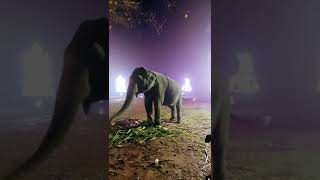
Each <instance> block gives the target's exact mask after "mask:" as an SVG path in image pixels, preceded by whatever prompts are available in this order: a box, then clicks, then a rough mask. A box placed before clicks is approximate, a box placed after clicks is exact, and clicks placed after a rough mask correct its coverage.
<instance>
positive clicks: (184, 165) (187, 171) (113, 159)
mask: <svg viewBox="0 0 320 180" xmlns="http://www.w3.org/2000/svg"><path fill="white" fill-rule="evenodd" d="M120 105H121V104H119V103H114V104H111V105H110V111H111V112H114V111H116V110H118V109H119V107H120ZM161 113H162V119H163V123H162V125H163V126H165V127H168V128H171V127H174V126H177V127H182V128H185V129H187V133H183V134H181V135H178V136H177V137H161V138H157V139H155V140H152V141H149V142H148V143H146V144H145V145H138V144H133V143H126V144H124V145H121V146H110V147H109V150H110V154H109V162H110V168H109V175H110V179H113V180H117V179H119V180H120V179H121V180H124V179H146V180H148V179H174V180H177V179H204V176H205V175H206V174H208V173H209V172H210V169H211V162H210V159H211V154H210V151H211V150H210V149H211V145H210V144H206V143H204V138H205V136H206V135H207V134H208V132H210V124H211V123H210V103H196V104H193V103H190V102H189V103H188V102H184V104H183V109H182V123H181V124H176V123H172V122H168V119H169V118H170V109H169V108H167V107H162V109H161ZM121 118H138V119H144V120H145V119H146V115H145V111H144V106H143V103H142V101H141V100H140V101H139V100H138V101H135V102H134V103H133V104H132V105H131V106H130V108H129V110H128V111H127V112H126V113H125V114H124V115H122V116H121ZM205 151H207V152H208V161H207V162H205V160H206V156H205ZM155 159H158V160H159V161H161V165H162V168H159V167H157V166H155V165H154V163H153V162H154V161H155Z"/></svg>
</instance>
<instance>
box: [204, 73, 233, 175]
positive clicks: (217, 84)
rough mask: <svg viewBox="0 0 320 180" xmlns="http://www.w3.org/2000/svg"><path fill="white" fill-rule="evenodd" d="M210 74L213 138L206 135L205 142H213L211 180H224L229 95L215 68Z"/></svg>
mask: <svg viewBox="0 0 320 180" xmlns="http://www.w3.org/2000/svg"><path fill="white" fill-rule="evenodd" d="M212 74H213V79H212V85H213V88H212V89H213V92H212V97H213V112H212V115H213V128H212V129H211V134H213V136H211V135H208V136H207V137H206V140H205V141H206V142H211V141H212V142H213V153H212V154H213V162H214V166H213V170H214V172H213V179H215V180H224V179H225V174H226V169H225V168H226V167H225V166H226V165H225V162H226V147H227V142H228V134H229V126H230V118H231V105H230V95H229V92H228V89H227V83H226V82H227V81H226V80H222V79H219V78H218V77H217V72H216V69H215V68H213V72H212ZM211 138H213V139H211ZM210 139H211V140H210Z"/></svg>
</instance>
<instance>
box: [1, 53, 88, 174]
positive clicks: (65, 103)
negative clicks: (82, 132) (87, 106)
mask: <svg viewBox="0 0 320 180" xmlns="http://www.w3.org/2000/svg"><path fill="white" fill-rule="evenodd" d="M86 76H87V73H86V71H85V68H84V66H83V65H82V64H81V63H79V62H77V61H76V60H75V59H74V58H73V57H71V56H70V55H68V53H66V54H65V61H64V67H63V72H62V76H61V78H60V83H59V87H58V92H57V96H56V101H55V107H54V113H53V116H52V120H51V123H50V126H49V128H48V130H47V133H46V135H45V137H44V139H43V141H42V143H41V144H40V146H39V148H38V149H37V150H36V151H35V152H34V153H33V155H32V156H31V157H30V158H28V159H27V160H26V161H25V162H24V163H23V164H22V165H20V166H19V167H18V168H17V169H15V170H14V171H13V172H11V173H10V174H9V175H7V176H6V177H5V178H4V179H5V180H14V179H18V178H21V177H23V176H25V175H27V174H28V172H30V171H31V170H33V169H35V168H36V167H38V166H39V164H40V163H41V162H42V161H44V160H45V159H47V158H48V156H49V154H50V153H52V152H53V150H54V149H55V148H56V147H57V146H58V145H59V144H61V142H62V141H63V138H64V136H65V135H66V134H67V132H68V130H69V129H70V127H71V125H72V122H73V121H74V119H75V116H76V114H77V111H78V107H79V104H80V103H81V101H82V99H83V96H84V92H83V90H84V88H85V85H86V84H85V83H86V81H85V78H87V77H86Z"/></svg>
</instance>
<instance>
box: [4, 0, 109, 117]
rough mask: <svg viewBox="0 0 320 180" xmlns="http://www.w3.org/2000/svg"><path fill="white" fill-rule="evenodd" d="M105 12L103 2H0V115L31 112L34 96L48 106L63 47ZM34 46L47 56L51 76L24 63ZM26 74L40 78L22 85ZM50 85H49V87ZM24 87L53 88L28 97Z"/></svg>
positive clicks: (56, 82) (53, 89) (58, 70)
mask: <svg viewBox="0 0 320 180" xmlns="http://www.w3.org/2000/svg"><path fill="white" fill-rule="evenodd" d="M105 12H106V3H105V2H104V1H84V0H82V1H76V2H75V1H40V0H32V1H28V2H22V1H15V0H14V1H11V0H10V1H9V0H4V1H1V4H0V18H1V25H0V27H1V33H0V39H1V48H0V54H1V66H0V81H1V83H2V85H1V88H0V98H1V101H0V107H1V108H0V112H1V113H13V112H22V111H31V110H32V109H34V107H33V102H34V101H35V99H36V98H37V96H38V97H40V96H41V97H44V98H46V99H47V100H48V102H49V104H50V106H51V105H52V104H53V96H55V90H56V88H57V84H58V80H59V77H60V74H61V68H62V61H63V52H64V49H65V47H66V46H67V44H68V43H69V42H70V41H71V38H72V37H73V34H74V33H75V31H76V29H77V28H78V26H79V25H80V23H81V22H82V21H84V20H86V19H92V18H98V17H102V16H104V15H105ZM35 43H37V44H38V45H39V46H40V47H41V48H42V49H43V51H44V52H47V53H48V56H49V60H48V63H49V64H50V67H49V69H50V71H51V73H46V72H44V71H41V70H40V68H44V67H40V66H41V64H37V65H32V62H31V61H30V62H29V63H28V62H23V61H24V56H25V54H28V53H30V51H31V49H32V46H33V45H34V44H35ZM37 57H39V56H37ZM40 61H42V59H39V62H40ZM23 64H25V65H27V66H28V68H27V69H28V70H27V72H23V71H24V69H26V68H25V66H23ZM42 64H43V63H42ZM25 73H27V74H28V73H29V74H33V75H31V76H35V77H39V78H37V80H34V82H30V81H29V82H23V79H25V78H26V74H25ZM35 81H36V82H35ZM49 81H51V84H48V82H49ZM26 83H27V84H29V85H30V87H31V86H34V88H33V89H41V87H42V86H47V87H52V89H48V91H53V92H40V91H34V92H29V94H30V96H29V97H28V96H25V95H24V94H23V90H22V89H23V88H24V86H25V84H26ZM35 84H36V85H35ZM31 94H32V96H31ZM48 94H53V96H52V95H50V96H49V95H48ZM43 95H45V96H43ZM49 109H52V108H49Z"/></svg>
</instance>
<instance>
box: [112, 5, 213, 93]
mask: <svg viewBox="0 0 320 180" xmlns="http://www.w3.org/2000/svg"><path fill="white" fill-rule="evenodd" d="M155 2H157V1H155ZM150 4H152V3H150ZM151 6H152V5H148V7H151ZM177 6H178V7H179V9H178V10H177V11H176V12H175V13H171V14H169V13H168V14H167V13H164V12H163V11H162V10H161V6H160V7H157V8H154V9H156V12H157V13H163V15H164V16H166V17H167V18H166V20H167V21H166V23H165V25H164V27H163V31H162V32H161V33H160V34H158V33H157V32H155V31H154V30H150V29H149V28H147V27H146V26H140V27H138V28H133V29H129V30H128V29H125V28H123V27H121V26H120V25H115V26H112V30H111V32H110V42H109V43H110V54H109V57H110V59H109V65H110V71H109V72H110V74H109V78H110V84H109V87H110V95H111V96H115V95H117V93H116V92H115V79H116V77H117V76H118V75H120V74H121V75H122V76H124V77H125V78H126V80H127V81H128V79H129V76H130V74H131V73H132V72H133V70H134V68H136V67H141V66H143V67H145V68H147V69H149V70H153V71H157V72H160V73H163V74H166V75H168V76H169V77H171V78H173V79H175V80H176V81H177V82H178V83H179V84H181V85H182V84H183V83H184V78H190V81H191V86H192V88H193V90H192V93H193V95H194V96H196V97H203V96H205V97H207V98H208V97H210V87H211V85H210V82H211V68H210V66H211V58H210V56H211V29H210V27H211V14H210V12H211V8H210V1H203V2H201V3H200V2H195V1H184V3H181V4H178V5H177Z"/></svg>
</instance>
